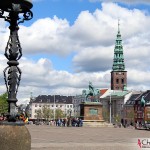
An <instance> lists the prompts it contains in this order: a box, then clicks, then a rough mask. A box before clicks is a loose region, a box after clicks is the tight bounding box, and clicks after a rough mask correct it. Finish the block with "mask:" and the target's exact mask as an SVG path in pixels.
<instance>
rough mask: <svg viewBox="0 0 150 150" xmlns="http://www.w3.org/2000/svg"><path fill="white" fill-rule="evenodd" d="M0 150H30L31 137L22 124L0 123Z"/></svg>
mask: <svg viewBox="0 0 150 150" xmlns="http://www.w3.org/2000/svg"><path fill="white" fill-rule="evenodd" d="M0 149H2V150H10V149H11V150H31V135H30V133H29V131H28V129H27V128H26V126H25V125H24V124H23V123H19V122H1V123H0Z"/></svg>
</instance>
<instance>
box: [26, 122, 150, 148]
mask: <svg viewBox="0 0 150 150" xmlns="http://www.w3.org/2000/svg"><path fill="white" fill-rule="evenodd" d="M27 128H28V130H29V132H30V134H31V140H32V144H31V147H32V148H31V150H52V149H53V150H138V149H140V147H139V146H138V141H137V139H138V138H150V131H146V130H135V129H131V128H113V127H107V128H105V127H102V128H94V127H93V128H92V127H51V126H48V125H27ZM146 150H148V149H146Z"/></svg>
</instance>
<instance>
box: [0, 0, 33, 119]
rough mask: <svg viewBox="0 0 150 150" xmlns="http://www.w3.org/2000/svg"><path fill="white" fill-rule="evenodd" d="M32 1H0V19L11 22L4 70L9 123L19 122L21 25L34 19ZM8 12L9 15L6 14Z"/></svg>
mask: <svg viewBox="0 0 150 150" xmlns="http://www.w3.org/2000/svg"><path fill="white" fill-rule="evenodd" d="M32 6H33V5H32V1H31V0H0V18H4V20H5V21H7V22H9V24H10V26H9V29H10V36H9V39H8V42H7V45H6V48H5V53H4V55H5V57H6V58H7V59H8V62H7V64H8V66H7V67H6V68H5V69H4V80H5V84H6V88H7V93H8V100H7V101H8V115H7V120H8V122H16V121H17V116H18V112H17V105H16V102H17V101H18V100H17V98H16V96H17V92H18V87H19V84H20V80H21V70H20V68H19V67H18V65H19V62H18V60H19V59H20V58H21V56H22V48H21V44H20V41H19V37H18V30H19V26H18V25H19V24H20V23H23V22H24V21H25V20H30V19H32V17H33V13H32V12H31V10H30V9H31V8H32ZM5 12H7V13H5Z"/></svg>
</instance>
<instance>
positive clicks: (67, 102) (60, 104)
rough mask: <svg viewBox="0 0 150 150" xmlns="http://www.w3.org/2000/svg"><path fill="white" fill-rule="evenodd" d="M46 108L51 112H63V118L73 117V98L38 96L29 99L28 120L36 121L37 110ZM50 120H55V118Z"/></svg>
mask: <svg viewBox="0 0 150 150" xmlns="http://www.w3.org/2000/svg"><path fill="white" fill-rule="evenodd" d="M44 106H46V107H47V108H49V109H50V110H52V111H53V112H54V111H56V110H57V109H60V110H62V111H63V113H64V115H65V117H68V116H70V113H71V116H74V106H73V96H61V95H39V96H38V97H36V98H34V99H31V101H30V103H29V108H28V109H29V118H30V119H33V120H35V119H37V110H39V109H41V110H42V108H43V107H44ZM52 119H57V118H56V117H55V116H54V118H52Z"/></svg>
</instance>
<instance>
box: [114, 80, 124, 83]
mask: <svg viewBox="0 0 150 150" xmlns="http://www.w3.org/2000/svg"><path fill="white" fill-rule="evenodd" d="M119 81H120V82H119ZM119 83H121V84H124V79H120V80H119V79H116V84H119Z"/></svg>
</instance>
